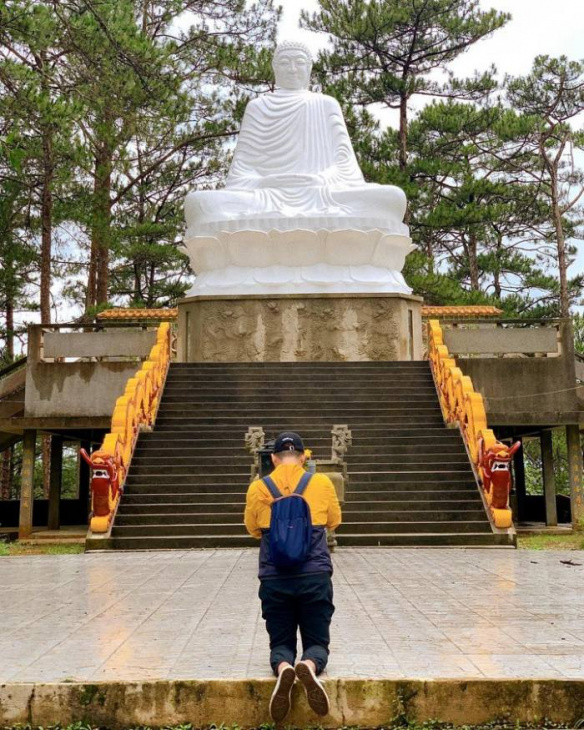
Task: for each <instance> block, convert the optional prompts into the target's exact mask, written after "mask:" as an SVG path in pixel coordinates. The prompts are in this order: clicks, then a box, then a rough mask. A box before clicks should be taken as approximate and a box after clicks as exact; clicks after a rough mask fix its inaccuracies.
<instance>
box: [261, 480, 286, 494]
mask: <svg viewBox="0 0 584 730" xmlns="http://www.w3.org/2000/svg"><path fill="white" fill-rule="evenodd" d="M262 482H263V483H264V484H265V485H266V487H267V488H268V489H269V490H270V494H271V495H272V497H273V498H274V499H280V497H281V496H282V492H280V490H279V489H278V487H277V486H276V484H275V482H274V480H273V479H272V478H271V477H263V478H262Z"/></svg>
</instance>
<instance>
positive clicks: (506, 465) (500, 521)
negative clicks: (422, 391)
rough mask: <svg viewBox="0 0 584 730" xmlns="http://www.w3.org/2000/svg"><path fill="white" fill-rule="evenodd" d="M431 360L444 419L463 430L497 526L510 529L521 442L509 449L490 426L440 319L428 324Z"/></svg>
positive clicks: (480, 401)
mask: <svg viewBox="0 0 584 730" xmlns="http://www.w3.org/2000/svg"><path fill="white" fill-rule="evenodd" d="M428 359H429V361H430V367H431V369H432V375H433V377H434V382H435V383H436V389H437V391H438V397H439V400H440V407H441V409H442V415H443V417H444V420H445V421H446V423H451V424H456V425H458V427H459V428H460V431H461V433H462V436H463V439H464V441H465V443H466V446H467V449H468V453H469V454H470V457H471V459H472V462H473V465H474V467H475V470H476V473H477V474H478V476H479V479H480V482H481V485H482V488H483V491H484V495H485V499H486V502H487V505H488V506H489V510H490V512H491V516H492V520H493V523H494V525H495V527H497V528H499V529H508V528H510V527H512V526H513V513H512V510H511V507H510V505H509V496H510V493H511V470H510V463H511V460H512V458H513V455H514V454H515V452H516V451H517V450H518V449H519V447H520V446H521V442H519V441H517V442H516V443H514V444H513V445H512V446H507V445H506V444H503V443H501V442H500V441H498V440H497V438H496V437H495V434H494V433H493V431H492V430H491V429H490V428H489V427H488V424H487V414H486V411H485V404H484V401H483V396H482V395H481V394H480V393H478V392H477V391H476V390H475V389H474V386H473V382H472V380H471V379H470V377H469V376H468V375H464V373H463V372H462V370H461V369H460V367H458V366H457V364H456V360H455V359H454V358H453V357H452V355H451V354H450V352H449V351H448V347H447V346H446V345H445V344H444V333H443V331H442V327H441V325H440V322H439V321H438V320H437V319H431V320H429V321H428Z"/></svg>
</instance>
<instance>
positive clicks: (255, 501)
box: [244, 464, 341, 538]
mask: <svg viewBox="0 0 584 730" xmlns="http://www.w3.org/2000/svg"><path fill="white" fill-rule="evenodd" d="M303 474H304V469H303V467H302V466H300V464H280V465H279V466H277V467H276V468H275V469H274V471H273V472H272V473H271V474H270V476H271V478H272V479H273V480H274V482H275V484H276V486H277V487H278V489H279V490H280V491H281V492H282V496H285V495H287V494H292V492H293V491H294V490H295V489H296V487H297V486H298V482H299V481H300V477H301V476H302V475H303ZM302 496H303V497H304V498H305V499H306V501H307V502H308V506H309V507H310V515H311V517H312V524H313V525H315V526H316V525H318V526H321V527H326V528H328V529H329V530H335V529H336V528H337V527H338V526H339V525H340V524H341V507H340V505H339V500H338V499H337V493H336V491H335V488H334V485H333V483H332V482H331V480H330V479H329V478H328V477H327V476H326V475H325V474H318V473H317V474H314V475H313V477H312V479H311V480H310V483H309V485H308V486H307V487H306V489H305V490H304V493H303V495H302ZM273 501H274V500H273V497H272V495H271V494H270V491H269V489H268V488H267V487H266V485H265V484H264V483H263V482H262V480H261V479H257V480H256V481H255V482H252V483H251V484H250V485H249V489H248V490H247V497H246V500H245V515H244V522H245V526H246V528H247V531H248V532H249V534H250V535H253V537H257V538H260V537H261V536H262V532H261V531H262V530H266V529H268V528H269V526H270V517H271V516H272V508H271V505H272V502H273Z"/></svg>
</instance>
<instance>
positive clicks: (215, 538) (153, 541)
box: [110, 532, 512, 550]
mask: <svg viewBox="0 0 584 730" xmlns="http://www.w3.org/2000/svg"><path fill="white" fill-rule="evenodd" d="M338 542H339V546H340V548H341V549H342V547H344V546H346V547H350V546H359V547H381V546H385V547H414V546H415V547H469V546H476V545H483V546H493V545H495V544H499V545H512V541H511V537H510V536H508V535H507V534H502V535H493V534H488V533H483V532H479V533H462V532H461V533H457V532H453V533H422V534H420V533H403V534H398V535H396V534H369V535H367V534H365V535H362V534H356V535H343V536H342V537H340V538H339V541H338ZM110 544H111V546H112V548H113V549H116V550H190V549H197V548H202V549H212V548H255V549H257V548H258V547H259V541H258V540H256V539H254V538H253V537H251V536H245V535H204V534H202V535H198V536H196V537H191V536H189V537H180V536H166V537H115V538H112V539H111V540H110ZM337 549H339V548H337Z"/></svg>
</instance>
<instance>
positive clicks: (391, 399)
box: [160, 389, 439, 412]
mask: <svg viewBox="0 0 584 730" xmlns="http://www.w3.org/2000/svg"><path fill="white" fill-rule="evenodd" d="M404 404H406V405H407V404H412V405H413V406H415V407H416V408H438V407H439V405H438V403H437V401H436V395H435V394H427V395H425V394H420V393H412V394H411V395H408V394H404V393H403V392H402V393H400V394H399V395H392V394H387V393H383V394H381V393H379V394H375V393H368V394H364V395H357V394H356V393H347V394H345V395H343V396H339V397H335V396H327V395H326V394H323V393H319V392H317V390H315V392H314V394H311V393H307V392H306V390H305V389H303V390H302V393H297V394H296V395H295V396H290V397H288V396H287V397H282V395H281V394H280V393H275V394H274V396H273V397H270V396H268V397H266V395H265V394H264V396H262V397H261V398H256V397H250V396H245V395H233V396H230V397H229V396H228V397H225V396H215V397H213V398H211V397H208V396H207V395H206V394H204V393H201V394H197V393H195V394H193V393H177V394H176V395H174V394H172V395H171V394H165V395H164V397H163V399H162V403H161V406H160V407H161V408H165V409H167V410H169V411H175V410H179V409H180V407H181V406H182V408H183V409H184V410H189V411H192V410H195V409H205V408H210V407H213V408H220V409H221V408H226V407H228V406H233V407H234V408H235V407H237V408H238V409H241V410H244V409H251V410H259V409H261V410H265V409H267V410H274V408H276V407H277V408H278V409H285V412H287V411H288V410H304V409H312V410H313V411H314V410H320V409H324V410H339V409H341V408H343V409H348V410H354V409H355V408H370V407H374V408H400V407H401V408H403V407H404Z"/></svg>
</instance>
